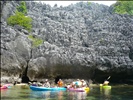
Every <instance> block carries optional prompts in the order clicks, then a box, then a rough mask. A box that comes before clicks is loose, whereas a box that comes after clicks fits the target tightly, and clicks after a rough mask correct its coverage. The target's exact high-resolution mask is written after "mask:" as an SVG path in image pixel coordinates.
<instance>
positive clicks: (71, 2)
mask: <svg viewBox="0 0 133 100" xmlns="http://www.w3.org/2000/svg"><path fill="white" fill-rule="evenodd" d="M87 1H90V0H87ZM87 1H83V2H87ZM38 2H40V1H38ZM42 2H44V3H46V4H49V5H51V6H52V7H53V6H54V5H55V4H57V5H58V6H63V7H65V6H68V5H70V4H75V3H77V2H80V1H42ZM90 2H94V3H98V4H104V5H107V6H110V5H111V4H113V3H115V2H116V1H90Z"/></svg>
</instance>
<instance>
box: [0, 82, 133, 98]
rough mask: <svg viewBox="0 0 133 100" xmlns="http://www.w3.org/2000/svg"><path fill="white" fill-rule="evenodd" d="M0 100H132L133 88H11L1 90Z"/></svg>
mask: <svg viewBox="0 0 133 100" xmlns="http://www.w3.org/2000/svg"><path fill="white" fill-rule="evenodd" d="M1 100H133V86H129V85H128V86H122V85H120V86H118V85H117V86H112V89H111V90H110V89H106V90H103V89H100V87H92V88H91V89H90V91H89V92H88V93H86V92H70V91H55V92H51V91H32V90H30V89H21V88H20V87H16V86H13V87H12V88H10V89H7V90H1Z"/></svg>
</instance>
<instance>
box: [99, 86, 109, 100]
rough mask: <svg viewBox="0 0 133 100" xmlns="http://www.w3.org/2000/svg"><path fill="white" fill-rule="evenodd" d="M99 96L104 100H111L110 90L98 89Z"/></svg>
mask: <svg viewBox="0 0 133 100" xmlns="http://www.w3.org/2000/svg"><path fill="white" fill-rule="evenodd" d="M100 94H101V95H102V96H103V97H104V100H111V89H108V88H106V89H104V88H102V87H100Z"/></svg>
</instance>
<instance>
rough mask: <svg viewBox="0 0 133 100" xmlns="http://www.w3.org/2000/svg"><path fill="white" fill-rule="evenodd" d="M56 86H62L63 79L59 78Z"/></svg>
mask: <svg viewBox="0 0 133 100" xmlns="http://www.w3.org/2000/svg"><path fill="white" fill-rule="evenodd" d="M57 84H58V87H62V86H63V81H62V80H61V79H59V81H58V82H57Z"/></svg>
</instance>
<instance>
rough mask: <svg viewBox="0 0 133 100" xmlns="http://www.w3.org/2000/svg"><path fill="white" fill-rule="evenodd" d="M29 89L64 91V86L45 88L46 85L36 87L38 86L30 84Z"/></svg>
mask: <svg viewBox="0 0 133 100" xmlns="http://www.w3.org/2000/svg"><path fill="white" fill-rule="evenodd" d="M30 89H31V90H33V91H65V90H66V88H65V87H52V88H47V87H38V86H30Z"/></svg>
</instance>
